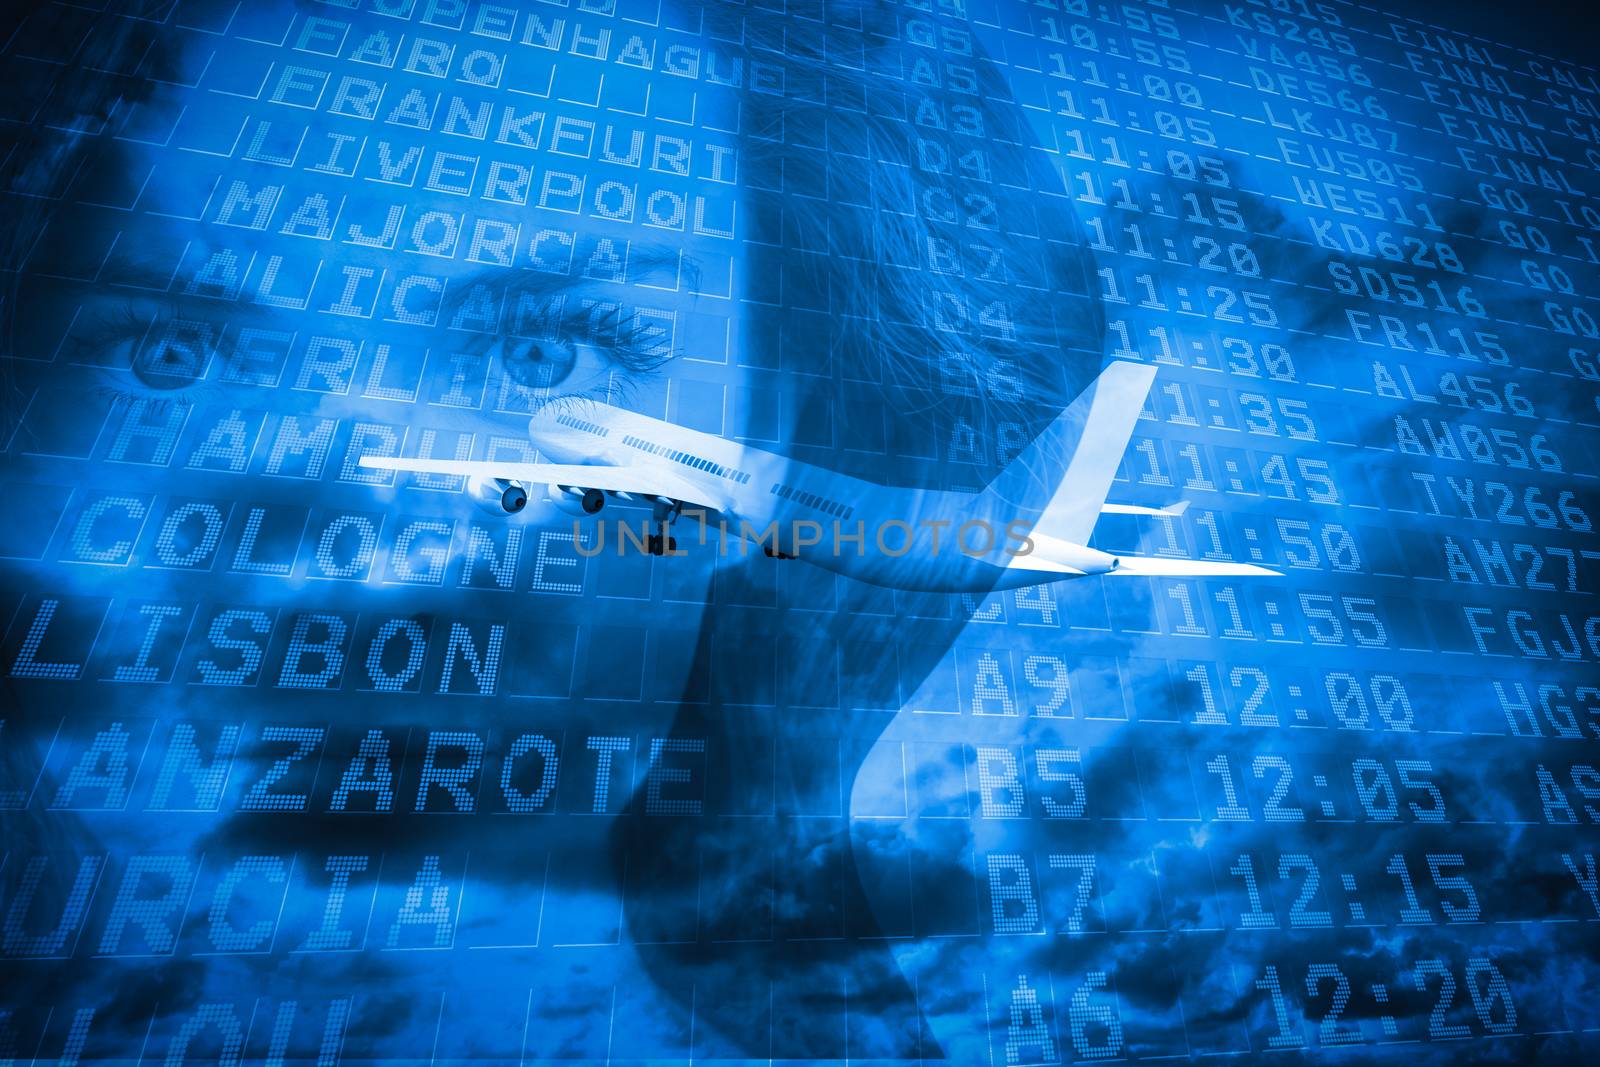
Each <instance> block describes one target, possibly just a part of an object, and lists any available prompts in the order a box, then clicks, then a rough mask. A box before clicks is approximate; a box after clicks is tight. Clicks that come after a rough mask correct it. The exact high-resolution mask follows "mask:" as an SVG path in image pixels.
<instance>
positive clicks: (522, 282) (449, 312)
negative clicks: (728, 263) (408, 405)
mask: <svg viewBox="0 0 1600 1067" xmlns="http://www.w3.org/2000/svg"><path fill="white" fill-rule="evenodd" d="M662 267H673V268H676V269H677V271H678V273H679V276H680V282H682V281H683V280H688V281H689V282H691V283H692V284H698V282H699V279H700V263H699V261H698V260H696V259H694V258H693V257H692V256H689V255H688V254H686V253H685V252H683V251H682V250H681V249H677V248H673V247H671V246H668V245H647V246H644V247H643V248H642V249H631V250H630V251H629V255H628V265H627V269H626V271H625V272H624V273H625V276H624V277H623V278H620V279H618V278H608V277H605V276H603V275H594V274H586V273H583V272H582V271H581V270H579V269H577V265H576V263H575V264H574V268H573V269H572V270H569V271H568V272H567V273H565V274H555V273H549V272H545V271H540V270H536V269H533V268H531V267H487V268H485V269H483V270H480V271H476V272H474V273H472V274H469V275H467V276H465V277H463V278H455V279H449V280H447V281H446V282H445V294H444V297H443V299H441V301H440V303H439V314H438V319H437V325H440V326H444V327H445V328H446V329H449V328H450V327H449V320H450V319H451V318H452V317H453V313H454V312H457V311H459V310H460V309H461V305H462V301H463V300H464V299H465V297H466V295H467V294H469V293H471V292H473V290H474V289H476V288H477V287H479V286H482V287H485V288H488V289H490V290H499V291H500V293H501V294H502V295H508V296H530V295H541V296H543V295H548V296H559V295H564V294H566V293H569V292H571V291H572V290H574V289H578V288H581V287H583V286H585V285H591V284H595V283H602V284H603V283H607V282H612V283H615V284H618V285H630V284H631V285H638V284H642V283H641V282H639V281H638V280H637V279H636V278H628V277H626V275H628V274H633V273H635V272H636V271H638V272H648V271H651V270H656V269H659V268H662ZM680 287H681V286H680Z"/></svg>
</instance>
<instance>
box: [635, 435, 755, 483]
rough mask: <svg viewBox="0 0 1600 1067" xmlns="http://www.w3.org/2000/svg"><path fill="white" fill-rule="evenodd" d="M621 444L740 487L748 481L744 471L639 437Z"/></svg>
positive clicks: (748, 477) (748, 478) (748, 476)
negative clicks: (736, 483) (706, 473)
mask: <svg viewBox="0 0 1600 1067" xmlns="http://www.w3.org/2000/svg"><path fill="white" fill-rule="evenodd" d="M622 443H623V444H626V445H630V446H632V447H633V448H637V449H640V450H641V451H644V452H649V453H650V454H651V455H653V456H665V457H666V458H667V459H670V460H672V461H673V462H675V463H682V464H683V465H685V466H687V467H693V468H695V469H696V470H702V471H706V472H708V473H710V474H715V475H716V476H717V477H719V478H728V479H731V480H733V481H736V482H738V483H739V484H740V485H744V484H745V483H746V482H748V481H749V480H750V475H748V474H746V473H745V472H744V471H738V470H734V469H733V468H732V467H724V466H723V465H722V464H720V463H713V462H711V461H710V460H709V459H701V458H700V457H699V456H691V455H690V454H689V453H687V452H679V451H678V450H677V449H674V448H665V447H663V446H661V445H658V444H654V443H652V442H650V441H646V440H644V439H643V438H641V437H634V436H632V435H631V434H630V435H629V436H627V437H624V438H623V439H622Z"/></svg>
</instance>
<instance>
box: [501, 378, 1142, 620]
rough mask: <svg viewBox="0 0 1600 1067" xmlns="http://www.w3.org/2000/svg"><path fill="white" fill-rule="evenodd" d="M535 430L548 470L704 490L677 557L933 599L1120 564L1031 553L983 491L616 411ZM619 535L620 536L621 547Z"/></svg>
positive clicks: (1018, 523) (1023, 532) (586, 407)
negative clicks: (836, 577)
mask: <svg viewBox="0 0 1600 1067" xmlns="http://www.w3.org/2000/svg"><path fill="white" fill-rule="evenodd" d="M528 432H529V437H530V438H531V440H532V442H533V444H534V446H535V447H536V448H538V449H539V451H540V453H541V456H542V457H543V458H544V459H545V460H547V461H550V462H554V463H562V464H614V465H619V466H636V467H650V466H656V467H657V468H658V469H661V470H663V471H664V472H670V473H671V474H672V475H673V476H675V477H677V478H681V479H687V480H689V481H690V482H692V483H693V484H694V485H695V486H696V487H697V488H700V489H702V490H703V492H702V494H701V495H702V497H703V498H704V499H705V500H707V501H710V502H712V506H713V508H714V511H713V512H712V513H709V514H707V515H705V516H704V517H703V518H702V517H701V516H696V515H692V514H688V513H687V512H686V515H685V517H684V518H681V519H680V521H679V522H678V524H677V533H676V537H677V540H678V543H679V546H680V547H679V551H680V552H681V551H684V550H686V549H688V550H697V549H701V546H702V545H703V546H704V549H703V550H711V551H716V552H719V553H723V554H727V555H743V554H749V553H761V552H763V551H768V550H770V552H769V554H770V553H778V554H781V555H783V556H786V557H794V558H796V559H800V560H803V561H805V562H807V563H811V564H814V565H815V566H818V567H822V568H824V569H826V570H830V571H834V572H836V573H839V574H844V575H847V576H849V577H852V578H856V579H859V580H861V581H864V582H868V583H871V584H873V585H881V586H888V587H892V588H898V589H910V590H920V591H930V592H974V593H983V592H987V591H990V590H994V589H1004V588H1014V587H1017V586H1024V585H1036V584H1040V583H1044V582H1052V581H1060V580H1063V579H1066V578H1077V577H1083V576H1084V575H1086V574H1096V573H1104V572H1105V571H1107V570H1109V569H1111V567H1112V566H1114V565H1115V564H1114V561H1113V559H1112V557H1110V556H1108V555H1106V554H1105V553H1102V552H1098V551H1096V550H1094V549H1090V548H1087V547H1084V546H1080V545H1069V544H1066V543H1064V542H1059V541H1057V542H1053V543H1052V544H1051V545H1050V546H1049V547H1050V550H1051V551H1050V553H1049V556H1050V558H1049V559H1048V560H1046V559H1043V558H1041V557H1035V556H1034V553H1035V552H1036V551H1037V550H1038V548H1039V545H1038V544H1037V542H1036V541H1035V540H1034V539H1032V538H1030V537H1029V530H1030V528H1031V522H1030V521H1029V519H1028V517H1027V516H1022V515H1017V514H1014V513H1007V509H1005V508H1003V507H1000V506H998V505H997V503H996V502H995V501H993V500H991V499H989V498H987V497H986V496H985V495H984V494H982V493H963V492H954V491H941V490H928V489H913V488H904V487H892V486H884V485H879V484H877V483H874V482H870V481H866V480H865V479H861V478H856V477H853V476H850V475H845V474H840V473H838V472H835V471H830V470H826V469H824V468H821V467H816V466H813V465H811V464H808V463H804V462H801V461H798V460H794V459H789V458H787V457H784V456H779V455H776V454H774V453H772V452H768V451H766V450H764V449H760V448H756V447H753V446H749V445H743V444H739V443H737V442H734V441H729V440H727V439H725V438H721V437H717V436H714V435H712V434H707V433H703V432H700V431H697V430H691V429H688V428H685V427H682V426H677V425H674V424H672V423H667V422H663V421H661V420H659V419H653V418H650V417H648V416H645V415H639V414H637V413H634V412H629V411H624V410H621V409H618V408H614V407H610V406H609V405H602V404H582V405H575V406H570V407H568V406H562V405H551V406H547V407H546V408H544V409H542V410H541V411H540V412H539V413H538V414H536V415H535V416H534V417H533V418H532V420H530V424H529V431H528ZM690 510H691V511H692V510H693V509H690ZM602 514H603V513H602ZM601 521H606V519H605V517H602V519H601ZM620 535H621V531H618V530H613V531H612V539H613V544H614V545H615V544H616V543H617V542H618V541H619V540H620ZM1030 557H1033V558H1030Z"/></svg>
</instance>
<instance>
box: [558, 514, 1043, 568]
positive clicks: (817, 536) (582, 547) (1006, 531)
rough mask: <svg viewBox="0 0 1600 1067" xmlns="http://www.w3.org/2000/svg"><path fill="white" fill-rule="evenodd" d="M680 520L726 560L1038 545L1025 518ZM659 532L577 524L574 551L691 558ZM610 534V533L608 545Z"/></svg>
mask: <svg viewBox="0 0 1600 1067" xmlns="http://www.w3.org/2000/svg"><path fill="white" fill-rule="evenodd" d="M682 514H683V515H684V516H691V515H692V516H695V517H697V518H698V520H699V521H698V522H697V523H696V525H697V526H698V538H697V539H698V542H699V544H700V546H701V547H705V546H708V545H715V546H716V551H717V553H718V555H721V556H728V555H732V554H734V553H735V552H737V554H738V555H741V556H746V555H749V554H750V552H751V551H752V549H760V550H761V551H762V552H764V553H765V554H766V555H768V556H783V557H786V558H793V557H798V556H799V555H800V553H801V552H802V551H806V550H808V549H809V550H814V551H815V552H822V553H830V554H831V555H832V557H833V558H835V559H837V558H840V557H842V556H845V555H847V554H849V553H850V552H851V551H853V552H854V553H855V555H857V556H865V555H867V553H868V552H873V551H875V552H877V553H879V554H881V555H884V556H892V557H896V558H898V557H901V556H906V555H909V554H910V553H912V552H913V551H925V552H926V553H927V554H928V555H929V556H932V557H937V556H940V555H942V554H945V553H948V552H959V553H960V554H961V555H964V556H970V557H973V558H975V559H976V558H980V557H984V556H989V555H992V554H993V553H994V551H995V550H996V549H997V548H998V549H999V550H1000V551H1001V552H1002V553H1004V554H1005V555H1007V556H1026V555H1028V554H1029V553H1031V552H1032V551H1033V549H1034V543H1033V538H1032V537H1030V536H1028V532H1029V531H1030V530H1031V529H1032V528H1033V524H1032V523H1031V522H1027V521H1025V520H1022V519H1014V520H1012V521H1010V522H1007V523H1005V524H1004V525H1002V526H999V527H997V526H996V525H995V524H994V523H991V522H989V521H987V520H985V519H968V520H967V521H965V522H960V523H958V522H955V521H953V520H951V519H919V520H917V521H916V522H907V521H905V520H904V519H885V520H883V521H881V522H878V523H875V524H874V526H873V527H872V528H871V529H868V527H867V523H866V522H864V521H862V520H857V521H856V522H855V523H854V524H850V523H846V522H841V521H840V520H838V519H834V520H832V522H831V523H827V524H824V523H821V522H815V521H813V520H811V519H795V520H792V521H790V522H787V523H780V522H778V521H777V520H776V519H774V520H773V521H772V522H769V523H767V525H766V526H764V527H757V526H755V525H752V524H751V523H750V522H749V521H747V520H744V519H741V520H739V522H738V525H737V527H735V526H730V525H729V523H728V521H727V520H726V519H719V520H718V521H717V522H716V523H715V524H713V523H711V522H708V521H707V518H708V516H707V515H706V513H705V512H703V511H695V510H691V509H688V508H686V509H684V511H683V512H682ZM653 525H654V524H653V523H652V522H650V521H649V520H639V521H637V522H629V521H627V520H625V519H612V520H609V521H608V520H606V519H598V520H579V519H574V520H573V522H572V539H573V547H574V548H575V549H576V551H577V553H578V555H580V556H584V557H593V556H598V555H601V554H602V553H604V552H605V551H606V550H607V548H606V546H607V542H608V540H609V542H610V544H611V551H613V552H614V553H615V554H616V555H619V556H621V555H625V554H627V553H628V552H629V551H634V552H639V553H649V554H652V555H674V556H682V555H687V554H688V553H687V551H686V550H684V549H681V548H679V547H677V545H678V543H677V540H676V539H675V538H668V539H667V540H666V542H665V543H662V542H661V541H659V540H658V538H659V537H660V534H659V533H658V532H657V531H655V530H652V526H653ZM607 527H610V536H609V538H608V537H607ZM785 535H787V536H785ZM691 536H693V535H691ZM813 554H814V553H813Z"/></svg>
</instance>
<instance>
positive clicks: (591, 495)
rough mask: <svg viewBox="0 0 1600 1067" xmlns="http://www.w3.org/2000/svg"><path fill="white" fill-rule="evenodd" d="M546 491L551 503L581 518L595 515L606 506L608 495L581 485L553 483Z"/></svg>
mask: <svg viewBox="0 0 1600 1067" xmlns="http://www.w3.org/2000/svg"><path fill="white" fill-rule="evenodd" d="M546 492H547V493H548V494H549V497H550V503H552V504H554V505H555V506H556V507H558V508H560V509H561V510H562V511H564V512H566V513H567V514H568V515H576V516H578V517H579V518H582V517H583V516H585V515H593V514H595V513H596V512H598V511H599V510H600V509H601V508H603V507H605V506H606V495H605V493H603V492H601V491H600V490H598V489H585V488H583V487H582V486H580V485H552V486H551V487H550V488H549V489H548V490H546Z"/></svg>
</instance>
